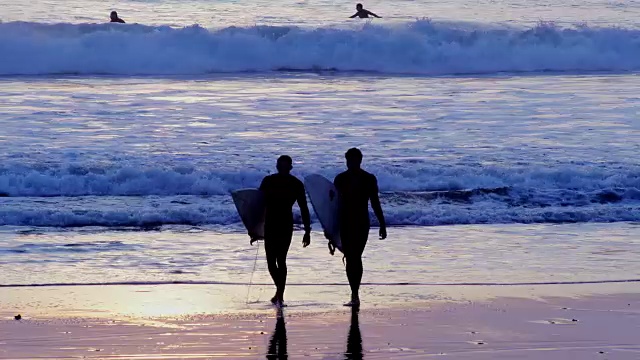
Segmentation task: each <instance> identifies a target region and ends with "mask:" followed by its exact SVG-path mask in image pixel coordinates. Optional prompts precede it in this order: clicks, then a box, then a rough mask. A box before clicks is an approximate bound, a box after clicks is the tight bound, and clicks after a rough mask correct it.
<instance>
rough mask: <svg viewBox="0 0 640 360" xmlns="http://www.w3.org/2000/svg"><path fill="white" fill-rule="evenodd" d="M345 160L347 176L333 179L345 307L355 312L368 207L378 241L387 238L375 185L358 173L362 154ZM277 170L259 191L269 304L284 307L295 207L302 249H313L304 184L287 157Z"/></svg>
mask: <svg viewBox="0 0 640 360" xmlns="http://www.w3.org/2000/svg"><path fill="white" fill-rule="evenodd" d="M345 159H346V162H347V170H346V171H344V172H342V173H340V174H338V176H336V178H335V180H334V185H335V188H336V190H337V192H338V198H339V207H338V219H339V224H340V239H341V241H342V251H343V253H344V256H345V261H346V273H347V279H348V280H349V286H350V287H351V300H350V301H349V302H348V303H346V304H345V306H352V307H357V306H359V305H360V296H359V291H360V283H361V281H362V273H363V266H362V254H363V252H364V249H365V246H366V244H367V239H368V237H369V229H370V219H369V202H371V207H372V208H373V212H374V214H375V215H376V217H377V219H378V222H379V224H380V231H379V235H380V239H385V238H386V237H387V229H386V223H385V220H384V215H383V212H382V207H381V205H380V199H379V196H378V181H377V179H376V177H375V176H374V175H373V174H370V173H368V172H366V171H365V170H363V169H362V168H361V164H362V152H361V151H360V150H359V149H357V148H352V149H349V150H348V151H347V152H346V154H345ZM276 168H277V170H278V172H277V173H276V174H273V175H269V176H267V177H265V178H264V179H263V180H262V184H261V185H260V190H261V192H262V194H263V198H264V205H265V223H264V247H265V252H266V257H267V264H268V268H269V273H270V275H271V278H272V279H273V283H274V285H275V286H276V294H275V295H274V297H273V298H272V299H271V302H272V303H273V304H274V305H276V306H277V307H282V306H284V291H285V287H286V281H287V264H286V260H287V253H288V251H289V247H290V245H291V239H292V236H293V211H292V208H293V205H294V204H295V203H296V202H297V203H298V206H299V207H300V213H301V216H302V222H303V225H304V231H305V233H304V236H303V240H302V245H303V247H307V246H309V244H310V243H311V220H310V216H309V207H308V205H307V199H306V195H305V188H304V184H303V183H302V181H300V180H299V179H297V178H296V177H295V176H293V175H291V174H290V172H291V169H292V168H293V161H292V159H291V157H289V156H287V155H283V156H281V157H280V158H278V161H277V163H276ZM253 241H255V240H254V239H252V242H253Z"/></svg>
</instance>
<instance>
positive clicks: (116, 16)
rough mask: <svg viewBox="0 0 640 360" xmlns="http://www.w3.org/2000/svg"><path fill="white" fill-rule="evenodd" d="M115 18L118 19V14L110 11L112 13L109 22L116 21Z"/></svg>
mask: <svg viewBox="0 0 640 360" xmlns="http://www.w3.org/2000/svg"><path fill="white" fill-rule="evenodd" d="M117 18H118V13H117V12H115V11H112V12H111V20H113V19H117Z"/></svg>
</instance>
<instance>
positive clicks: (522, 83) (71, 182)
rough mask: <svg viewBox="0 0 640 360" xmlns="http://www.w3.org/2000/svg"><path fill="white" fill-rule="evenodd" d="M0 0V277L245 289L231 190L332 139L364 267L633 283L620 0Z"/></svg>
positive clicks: (450, 279)
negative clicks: (371, 206)
mask: <svg viewBox="0 0 640 360" xmlns="http://www.w3.org/2000/svg"><path fill="white" fill-rule="evenodd" d="M0 6H2V9H3V11H2V14H1V15H0V20H1V21H2V22H0V128H1V129H2V130H1V131H0V156H1V158H2V162H1V163H0V195H2V197H0V271H1V272H2V274H3V275H2V277H1V278H0V285H9V284H23V285H24V284H46V283H51V284H60V283H96V282H101V281H104V279H105V278H110V279H113V281H115V282H131V281H147V282H148V281H152V280H158V279H160V280H161V281H204V282H216V281H218V282H225V281H226V282H228V283H235V284H237V283H243V282H246V281H247V275H248V274H250V273H251V272H252V267H253V264H254V259H255V257H254V251H255V250H254V248H251V247H248V246H247V245H246V242H245V240H246V239H244V235H243V228H242V225H241V223H240V220H239V218H238V216H237V214H236V212H235V209H234V207H233V204H232V202H231V198H230V196H229V192H230V191H231V190H234V189H239V188H245V187H255V186H257V185H258V184H259V182H260V180H261V179H262V177H264V176H265V175H267V174H269V173H272V172H273V171H274V170H275V169H274V165H275V159H276V158H277V156H279V155H281V154H285V153H286V154H289V155H291V156H292V157H293V158H294V171H293V172H294V174H295V175H296V176H299V177H303V176H305V175H307V174H311V173H321V174H323V175H325V176H327V177H329V178H332V177H333V176H335V175H336V174H337V173H339V172H340V171H342V170H343V169H344V164H343V162H344V161H343V154H344V151H345V150H346V149H348V148H350V147H353V146H357V147H360V148H361V149H362V150H363V152H364V155H365V160H364V167H365V169H367V170H369V171H371V172H373V173H374V174H376V175H377V176H378V180H379V185H380V190H381V199H382V203H383V207H384V210H385V215H386V217H387V223H388V224H389V225H390V226H391V228H390V241H388V242H386V243H384V245H381V244H380V243H377V244H376V245H372V246H373V247H372V250H371V255H370V258H369V259H368V261H369V264H371V265H370V266H371V268H370V269H372V270H371V271H370V273H369V275H368V276H369V278H367V279H365V280H366V281H369V282H371V283H384V282H389V281H391V282H394V283H402V282H407V280H406V279H414V280H415V279H416V278H415V275H414V274H415V272H416V271H419V270H421V269H429V270H431V272H430V274H431V275H430V277H425V278H420V279H418V280H416V281H418V282H420V283H433V282H437V283H457V282H460V281H462V280H463V279H464V281H466V282H479V283H495V282H509V283H513V282H531V281H534V280H536V279H537V280H540V279H543V281H548V282H553V281H561V282H571V281H594V280H616V279H617V280H620V279H632V278H636V277H640V268H639V267H638V265H637V264H635V263H634V262H633V261H631V260H629V259H632V258H633V256H634V255H635V256H636V258H637V253H636V252H634V250H633V246H630V244H635V243H636V242H637V239H638V232H637V223H638V222H640V160H638V157H637V155H638V154H639V153H640V120H639V119H640V98H639V97H638V89H639V88H640V77H639V76H638V70H639V69H640V26H639V25H640V23H638V21H637V19H638V18H639V17H638V15H640V10H638V9H640V7H638V3H637V2H634V1H618V2H610V1H585V2H572V1H563V2H546V1H536V2H530V1H527V2H525V1H491V2H489V1H481V2H476V3H467V2H461V1H453V2H448V3H441V2H431V1H411V2H409V1H387V2H382V1H373V2H367V3H365V6H366V7H367V8H368V9H370V10H372V11H374V12H376V13H378V14H380V15H382V16H383V19H374V20H367V21H362V20H349V19H346V17H348V16H349V15H351V14H352V13H353V4H345V3H336V2H330V1H318V2H312V1H297V2H293V1H276V2H261V1H258V2H239V1H211V0H207V1H179V2H178V1H121V2H117V3H115V2H114V3H110V2H96V1H79V0H75V1H66V2H64V3H62V4H60V3H54V2H49V1H35V2H30V3H29V6H25V4H21V3H18V2H9V1H4V0H0ZM112 9H116V10H118V11H119V13H120V15H121V17H123V18H124V19H125V20H126V21H127V22H128V24H126V25H122V24H105V23H104V20H105V19H106V18H108V13H109V12H110V11H111V10H112ZM296 217H297V221H299V219H298V217H299V216H298V214H297V213H296ZM374 225H375V224H374ZM434 226H435V227H434ZM319 227H320V225H319V224H318V223H317V222H316V223H314V228H315V229H316V230H317V229H319ZM433 229H437V230H433ZM548 229H552V231H550V230H548ZM141 230H144V231H143V232H141ZM432 232H437V234H433V233H432ZM505 232H506V233H507V234H509V235H504V234H505ZM482 233H487V234H488V235H486V237H483V236H481V235H478V234H482ZM465 234H466V235H465ZM496 234H498V235H496ZM448 236H450V237H451V241H449V242H447V241H446V239H447V237H448ZM373 237H374V236H373V234H372V238H373ZM315 238H316V240H317V241H315V242H314V244H320V245H318V248H317V249H315V250H313V252H312V254H318V258H310V257H308V256H306V257H303V259H304V261H302V260H300V259H298V260H296V259H293V260H292V261H293V263H294V265H295V264H297V263H296V261H301V262H300V264H303V263H305V262H308V263H311V264H313V265H312V267H313V268H316V269H318V270H320V269H323V268H324V266H326V264H324V261H329V260H326V259H325V258H323V257H321V256H322V255H320V253H321V249H322V247H323V246H324V245H323V240H321V235H320V233H317V234H315ZM161 239H166V241H161ZM434 239H436V240H437V241H436V243H437V246H438V251H436V252H435V253H432V254H431V255H429V256H428V257H425V256H418V255H416V254H412V252H413V251H414V250H415V249H423V250H424V251H425V252H429V251H430V250H431V249H427V248H428V247H429V244H430V241H435V240H434ZM460 239H465V240H466V241H467V242H466V243H465V244H464V246H463V244H460V243H458V242H459V241H460ZM531 239H543V240H544V241H541V243H542V244H544V245H545V246H539V245H538V244H535V243H533V242H532V241H531ZM209 242H210V243H209ZM177 244H179V248H180V251H181V253H183V255H184V256H181V255H180V254H178V253H176V251H177V249H175V248H174V246H176V245H177ZM432 246H433V245H432ZM566 246H568V247H570V248H571V249H574V250H572V251H574V252H572V253H571V254H572V255H571V256H572V258H571V259H572V261H567V256H569V255H567V253H566V252H562V251H560V252H558V251H553V250H554V249H558V248H563V247H566ZM576 248H577V249H576ZM495 249H500V252H498V254H500V255H501V256H506V254H509V253H513V252H514V249H517V251H522V252H523V254H528V255H523V256H522V257H516V258H515V259H510V260H505V261H504V262H500V261H498V262H492V261H491V260H490V258H491V257H490V256H478V254H485V255H489V254H490V253H491V251H492V250H493V251H495ZM378 252H379V253H378ZM447 252H451V253H453V254H456V255H455V256H453V257H451V256H449V255H451V254H449V255H447V256H445V255H443V256H442V258H438V256H436V254H445V253H447ZM470 253H474V254H475V256H476V257H475V258H474V261H473V262H471V264H472V265H468V264H469V263H468V262H465V261H464V260H462V259H464V258H465V256H469V254H470ZM228 254H231V255H228ZM376 254H385V255H376ZM389 254H391V255H393V256H392V259H394V260H393V261H391V262H390V261H388V257H387V256H388V255H389ZM612 254H615V255H612ZM154 258H157V261H155V260H154ZM225 259H227V260H228V261H225ZM456 259H457V260H456ZM336 263H337V262H336ZM522 263H528V264H529V266H528V267H524V269H523V268H520V266H519V265H520V264H522ZM461 264H462V265H461ZM465 264H467V265H465ZM516 264H518V266H516ZM338 265H339V264H337V265H336V269H335V271H334V272H331V273H328V274H324V275H318V278H314V279H309V281H312V282H316V283H323V282H327V281H326V280H324V279H325V277H326V278H330V279H336V278H337V277H338V276H339V275H338V274H339V273H340V272H341V271H342V270H341V268H340V266H338ZM316 273H317V274H321V273H320V272H316ZM603 274H606V276H605V275H603ZM258 276H262V280H260V278H258V280H260V281H263V282H268V278H266V273H264V271H262V272H260V275H258ZM296 276H297V275H294V277H293V281H294V282H296V281H297V282H302V281H303V279H304V277H300V278H296ZM221 279H222V280H221ZM557 279H560V280H557ZM329 282H330V283H334V282H335V281H334V280H331V281H329Z"/></svg>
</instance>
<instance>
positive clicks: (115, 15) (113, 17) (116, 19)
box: [111, 11, 124, 24]
mask: <svg viewBox="0 0 640 360" xmlns="http://www.w3.org/2000/svg"><path fill="white" fill-rule="evenodd" d="M111 22H112V23H120V24H124V20H122V19H120V18H119V17H118V13H117V12H115V11H112V12H111Z"/></svg>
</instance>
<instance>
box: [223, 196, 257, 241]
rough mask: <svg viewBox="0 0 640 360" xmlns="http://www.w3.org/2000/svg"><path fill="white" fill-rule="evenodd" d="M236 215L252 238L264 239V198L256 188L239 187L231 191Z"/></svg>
mask: <svg viewBox="0 0 640 360" xmlns="http://www.w3.org/2000/svg"><path fill="white" fill-rule="evenodd" d="M231 197H232V198H233V203H234V204H235V205H236V209H237V210H238V215H240V219H242V223H243V224H244V226H245V227H246V228H247V232H248V233H249V236H251V238H252V239H255V240H262V239H264V216H265V207H264V198H263V196H262V191H260V190H258V189H241V190H236V191H232V192H231Z"/></svg>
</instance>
